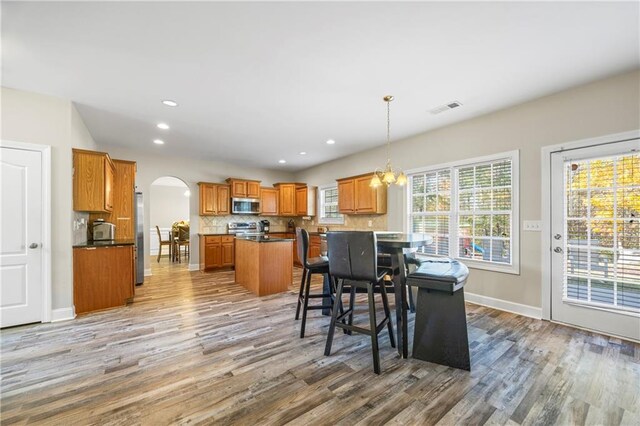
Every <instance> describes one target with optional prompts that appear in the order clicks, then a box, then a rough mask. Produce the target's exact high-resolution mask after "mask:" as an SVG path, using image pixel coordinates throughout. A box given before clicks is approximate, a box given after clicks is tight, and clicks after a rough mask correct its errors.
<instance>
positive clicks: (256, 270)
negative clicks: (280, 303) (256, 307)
mask: <svg viewBox="0 0 640 426" xmlns="http://www.w3.org/2000/svg"><path fill="white" fill-rule="evenodd" d="M235 264H236V265H235V266H236V283H237V284H240V285H242V286H243V287H244V288H246V289H247V290H249V291H250V292H252V293H254V294H256V295H258V296H266V295H268V294H275V293H282V292H284V291H287V290H288V289H289V286H290V285H291V283H292V281H293V239H290V238H274V237H269V236H249V237H236V259H235Z"/></svg>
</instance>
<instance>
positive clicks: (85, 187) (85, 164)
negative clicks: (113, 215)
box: [73, 149, 115, 212]
mask: <svg viewBox="0 0 640 426" xmlns="http://www.w3.org/2000/svg"><path fill="white" fill-rule="evenodd" d="M114 172H115V171H114V165H113V162H112V161H111V158H109V154H107V153H106V152H97V151H86V150H82V149H73V210H75V211H85V212H110V211H111V210H112V209H113V190H114Z"/></svg>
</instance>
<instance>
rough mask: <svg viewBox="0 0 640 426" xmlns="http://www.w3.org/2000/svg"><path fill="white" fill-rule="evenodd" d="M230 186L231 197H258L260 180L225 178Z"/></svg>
mask: <svg viewBox="0 0 640 426" xmlns="http://www.w3.org/2000/svg"><path fill="white" fill-rule="evenodd" d="M227 183H228V184H229V185H230V186H231V197H233V198H260V181H259V180H246V179H235V178H229V179H227Z"/></svg>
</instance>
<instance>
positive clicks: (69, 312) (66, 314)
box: [51, 306, 76, 322]
mask: <svg viewBox="0 0 640 426" xmlns="http://www.w3.org/2000/svg"><path fill="white" fill-rule="evenodd" d="M75 317H76V309H75V307H74V306H72V307H70V308H60V309H53V310H52V311H51V322H58V321H68V320H72V319H74V318H75Z"/></svg>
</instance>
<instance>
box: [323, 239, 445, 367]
mask: <svg viewBox="0 0 640 426" xmlns="http://www.w3.org/2000/svg"><path fill="white" fill-rule="evenodd" d="M376 236H377V240H378V251H379V252H380V253H388V254H390V255H391V267H392V268H393V270H394V271H399V274H398V275H394V277H393V284H394V289H395V300H396V335H397V338H398V353H399V354H400V355H401V356H402V357H403V358H407V357H408V356H409V344H408V339H407V336H408V333H409V331H408V328H407V310H408V307H409V306H408V303H407V270H406V269H405V265H404V254H403V249H406V248H418V247H422V246H426V245H429V244H431V243H433V238H431V236H429V235H427V234H391V233H384V234H377V235H376ZM324 289H325V292H329V281H328V280H327V279H326V277H325V280H324ZM398 301H400V302H398ZM323 303H325V304H329V302H328V301H323ZM322 313H323V314H325V315H329V310H328V309H326V310H323V311H322Z"/></svg>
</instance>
